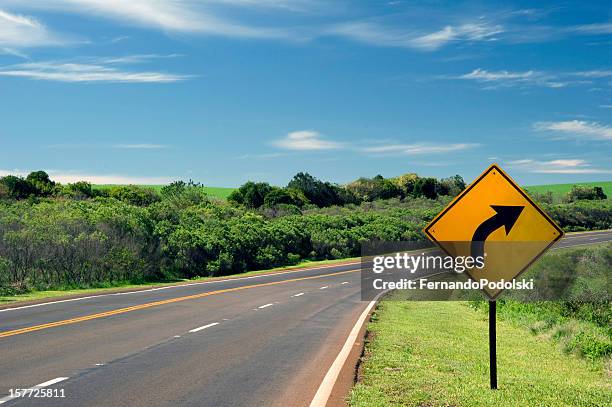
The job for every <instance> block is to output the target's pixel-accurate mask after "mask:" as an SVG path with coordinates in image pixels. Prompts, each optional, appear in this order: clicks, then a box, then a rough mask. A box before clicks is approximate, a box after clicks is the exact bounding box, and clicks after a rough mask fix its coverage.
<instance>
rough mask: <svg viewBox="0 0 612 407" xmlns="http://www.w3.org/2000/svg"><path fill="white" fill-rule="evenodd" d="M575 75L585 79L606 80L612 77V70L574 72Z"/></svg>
mask: <svg viewBox="0 0 612 407" xmlns="http://www.w3.org/2000/svg"><path fill="white" fill-rule="evenodd" d="M573 75H575V76H581V77H583V78H606V77H608V76H612V70H592V71H579V72H574V73H573Z"/></svg>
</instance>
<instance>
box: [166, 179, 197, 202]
mask: <svg viewBox="0 0 612 407" xmlns="http://www.w3.org/2000/svg"><path fill="white" fill-rule="evenodd" d="M160 194H161V196H162V199H164V200H165V201H167V202H170V203H171V205H175V206H178V207H187V206H191V205H197V204H199V203H202V202H204V201H206V200H207V196H206V192H205V191H204V187H203V186H202V185H201V184H200V183H199V182H193V181H192V180H189V182H185V181H174V182H173V183H171V184H168V185H166V186H164V187H162V189H161V190H160Z"/></svg>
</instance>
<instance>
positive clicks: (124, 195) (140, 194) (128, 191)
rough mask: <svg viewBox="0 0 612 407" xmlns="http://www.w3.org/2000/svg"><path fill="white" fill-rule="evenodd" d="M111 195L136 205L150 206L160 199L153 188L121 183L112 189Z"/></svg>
mask: <svg viewBox="0 0 612 407" xmlns="http://www.w3.org/2000/svg"><path fill="white" fill-rule="evenodd" d="M108 195H109V196H110V197H112V198H115V199H118V200H120V201H123V202H126V203H129V204H131V205H136V206H149V205H151V204H152V203H154V202H158V201H159V200H160V197H159V195H158V194H157V193H156V192H155V191H154V190H153V189H151V188H143V187H140V186H138V185H121V186H116V187H113V188H111V189H110V191H109V194H108Z"/></svg>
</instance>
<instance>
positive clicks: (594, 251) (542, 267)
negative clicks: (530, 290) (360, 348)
mask: <svg viewBox="0 0 612 407" xmlns="http://www.w3.org/2000/svg"><path fill="white" fill-rule="evenodd" d="M610 270H612V245H611V244H603V245H597V246H593V247H586V248H585V247H583V248H571V249H563V250H558V251H554V252H549V253H548V254H546V255H545V256H544V257H542V258H541V259H540V260H538V262H537V263H536V264H535V265H534V266H533V268H532V269H531V270H530V271H529V272H528V273H529V274H531V275H527V276H526V277H527V278H529V277H537V276H543V275H545V276H547V277H548V278H550V279H551V281H554V280H556V279H557V280H558V279H564V280H567V281H568V282H570V281H571V284H563V285H561V286H559V287H566V288H567V289H568V290H569V291H571V292H567V293H563V292H559V293H557V294H558V295H560V296H562V297H560V298H563V299H561V300H558V301H538V302H525V300H526V298H521V297H520V295H519V294H516V295H514V294H513V295H510V296H503V297H502V299H500V300H498V306H497V312H498V322H497V338H498V345H497V352H498V372H499V373H498V376H499V377H498V380H499V390H497V391H491V390H489V389H488V384H489V382H488V379H489V378H488V372H489V371H488V326H487V324H488V316H487V310H488V307H487V302H486V301H471V302H456V301H446V302H444V301H438V302H429V301H403V300H402V301H394V299H401V298H404V297H402V293H401V292H394V293H391V294H389V296H388V298H387V300H386V301H381V302H380V303H379V305H378V307H377V309H376V311H375V313H374V314H373V317H372V321H371V322H370V323H369V325H368V338H367V342H366V347H365V354H364V358H363V361H362V364H361V367H360V375H359V383H358V384H357V385H356V386H355V388H354V389H353V391H352V393H351V395H350V405H352V406H386V405H398V406H399V405H401V406H447V405H457V406H474V405H483V406H484V405H500V406H506V405H507V406H515V405H522V406H527V405H530V406H576V405H593V406H596V405H597V406H599V405H608V404H609V400H610V394H611V392H612V308H611V304H610V293H612V290H611V288H612V287H610V284H611V282H610V279H609V273H610ZM394 297H397V298H394ZM593 298H597V299H598V300H596V301H593ZM587 299H588V300H587Z"/></svg>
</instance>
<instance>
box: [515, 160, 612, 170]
mask: <svg viewBox="0 0 612 407" xmlns="http://www.w3.org/2000/svg"><path fill="white" fill-rule="evenodd" d="M507 164H508V167H509V168H513V169H515V170H520V171H525V172H533V173H539V174H609V173H612V170H610V169H602V168H594V167H592V166H591V164H589V163H588V162H587V161H585V160H581V159H563V160H549V161H537V160H532V159H522V160H514V161H508V163H507Z"/></svg>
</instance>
